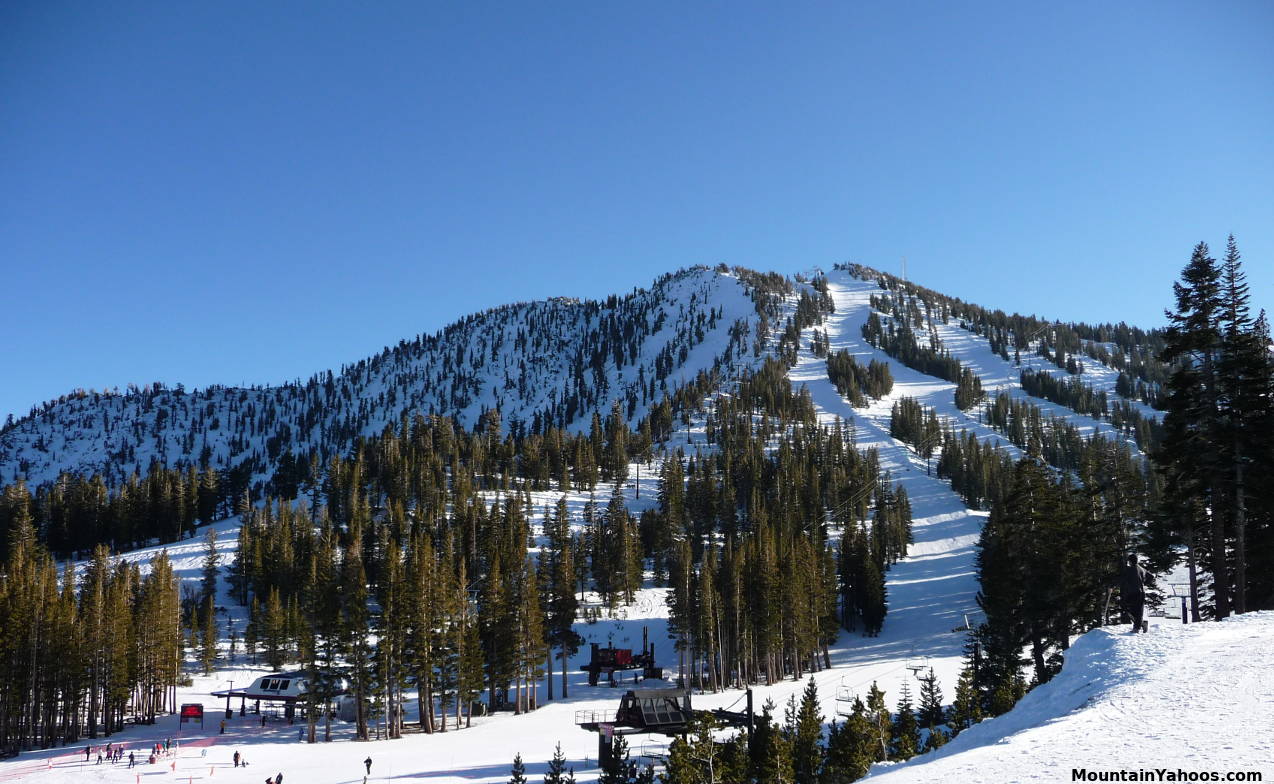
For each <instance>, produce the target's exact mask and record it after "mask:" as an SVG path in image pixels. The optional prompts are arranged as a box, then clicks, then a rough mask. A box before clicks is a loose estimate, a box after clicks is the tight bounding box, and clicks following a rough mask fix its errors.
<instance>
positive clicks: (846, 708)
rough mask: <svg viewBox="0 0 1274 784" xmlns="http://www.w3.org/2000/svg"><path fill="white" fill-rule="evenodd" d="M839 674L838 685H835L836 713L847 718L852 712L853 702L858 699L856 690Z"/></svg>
mask: <svg viewBox="0 0 1274 784" xmlns="http://www.w3.org/2000/svg"><path fill="white" fill-rule="evenodd" d="M845 677H846V676H841V679H840V685H839V686H837V687H836V715H837V716H840V717H841V718H848V717H849V716H850V715H852V714H853V712H854V703H855V702H857V701H858V692H856V691H855V690H854V689H853V687H852V686H850V685H849V684H848V683H846V682H845Z"/></svg>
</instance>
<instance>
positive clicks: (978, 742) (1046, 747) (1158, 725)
mask: <svg viewBox="0 0 1274 784" xmlns="http://www.w3.org/2000/svg"><path fill="white" fill-rule="evenodd" d="M1272 668H1274V612H1261V613H1250V614H1248V615H1243V616H1238V617H1233V618H1228V619H1226V620H1225V621H1224V622H1222V623H1196V624H1190V625H1181V624H1176V623H1167V622H1165V623H1163V624H1161V625H1157V626H1152V627H1151V632H1150V634H1145V635H1141V634H1138V635H1133V634H1129V633H1127V631H1126V628H1125V627H1123V626H1120V627H1117V628H1116V627H1107V628H1102V629H1095V630H1093V631H1091V632H1088V633H1087V634H1085V635H1083V636H1081V637H1079V638H1078V639H1077V640H1076V641H1075V644H1074V645H1073V646H1072V647H1071V649H1070V651H1069V652H1068V653H1067V655H1066V664H1065V666H1064V667H1063V668H1062V671H1061V673H1060V674H1059V675H1058V676H1057V677H1056V678H1054V679H1053V680H1052V681H1050V682H1048V683H1046V684H1044V685H1042V686H1039V687H1037V688H1036V689H1034V690H1033V691H1031V692H1030V693H1028V694H1027V695H1026V697H1025V698H1024V699H1023V700H1022V701H1021V702H1019V703H1018V704H1017V706H1016V707H1014V708H1013V710H1011V711H1009V712H1008V713H1006V714H1004V715H1003V716H1000V717H998V718H995V719H989V720H987V721H984V722H982V723H981V724H978V725H975V726H974V727H972V728H970V729H968V730H966V731H965V732H963V733H961V734H960V736H959V737H957V738H956V739H955V740H953V741H952V742H951V743H949V744H947V745H946V746H944V747H943V748H941V749H939V750H938V751H936V752H933V753H930V754H925V755H922V756H919V757H915V758H913V759H911V760H909V761H907V762H905V763H901V764H897V765H891V764H888V763H884V764H878V765H876V766H875V767H874V768H873V769H872V773H871V775H870V776H869V778H870V779H871V780H872V781H879V782H880V784H907V783H908V782H932V781H952V782H955V781H959V782H968V783H969V784H976V783H977V782H988V783H989V782H996V783H997V784H998V783H999V782H1008V781H1013V782H1025V781H1048V782H1058V781H1071V780H1072V777H1071V776H1072V774H1071V771H1072V770H1074V769H1080V768H1082V769H1085V770H1087V771H1089V772H1093V771H1099V772H1100V771H1105V772H1117V771H1121V770H1125V771H1142V770H1156V769H1167V770H1170V771H1173V772H1176V771H1177V770H1178V769H1179V770H1184V771H1187V772H1208V771H1216V772H1220V773H1222V774H1224V773H1225V772H1229V771H1236V772H1237V771H1259V772H1261V773H1262V774H1263V775H1264V776H1265V780H1267V781H1268V780H1270V777H1271V776H1274V737H1271V735H1270V732H1269V729H1270V727H1271V726H1274V675H1272V674H1271V671H1272ZM1165 780H1166V779H1165ZM1183 780H1184V779H1183Z"/></svg>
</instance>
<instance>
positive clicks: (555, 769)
mask: <svg viewBox="0 0 1274 784" xmlns="http://www.w3.org/2000/svg"><path fill="white" fill-rule="evenodd" d="M565 782H566V755H565V754H563V753H562V744H561V742H559V743H558V744H557V746H556V747H554V749H553V758H552V759H551V760H549V769H548V770H547V771H545V773H544V784H565Z"/></svg>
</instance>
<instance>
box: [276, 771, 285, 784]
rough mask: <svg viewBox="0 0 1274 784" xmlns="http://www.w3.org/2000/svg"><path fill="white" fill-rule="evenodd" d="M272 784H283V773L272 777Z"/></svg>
mask: <svg viewBox="0 0 1274 784" xmlns="http://www.w3.org/2000/svg"><path fill="white" fill-rule="evenodd" d="M274 784H283V773H282V772H279V773H276V774H275V776H274Z"/></svg>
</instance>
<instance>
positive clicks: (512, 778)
mask: <svg viewBox="0 0 1274 784" xmlns="http://www.w3.org/2000/svg"><path fill="white" fill-rule="evenodd" d="M559 748H560V747H559ZM509 784H527V778H526V766H525V765H523V764H522V754H521V753H518V754H514V755H513V769H512V770H510V771H509Z"/></svg>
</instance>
